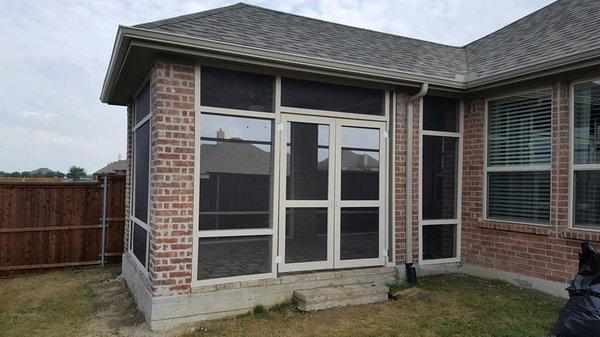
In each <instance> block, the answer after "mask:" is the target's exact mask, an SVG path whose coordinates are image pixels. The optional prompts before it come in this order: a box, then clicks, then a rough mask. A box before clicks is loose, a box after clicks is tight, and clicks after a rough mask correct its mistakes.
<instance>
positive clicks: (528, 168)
mask: <svg viewBox="0 0 600 337" xmlns="http://www.w3.org/2000/svg"><path fill="white" fill-rule="evenodd" d="M543 91H547V92H549V93H550V102H551V107H550V123H551V126H550V128H551V130H552V124H553V121H552V109H553V108H554V91H553V90H552V86H543V87H537V88H535V89H527V90H521V91H514V92H510V93H508V94H503V95H499V96H492V97H488V98H486V99H485V101H484V124H483V153H484V155H483V205H482V207H483V221H489V222H500V223H508V224H516V225H529V226H539V227H550V226H551V224H550V219H549V220H548V223H539V222H530V221H517V220H508V219H496V218H491V217H489V216H488V209H489V206H488V201H489V198H488V192H489V186H488V185H489V184H488V175H489V173H494V172H501V173H504V172H548V173H549V174H550V178H552V155H553V152H552V146H551V147H550V163H548V164H534V165H519V166H513V167H511V166H494V167H489V166H488V147H487V146H488V137H489V136H488V122H489V104H490V101H495V100H499V99H504V98H510V97H514V96H518V95H522V94H528V93H536V92H543ZM550 144H552V134H551V135H550ZM550 187H552V181H550ZM551 200H552V190H551V189H550V202H551ZM548 207H549V209H550V208H551V205H550V203H549V204H548Z"/></svg>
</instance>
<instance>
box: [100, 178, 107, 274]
mask: <svg viewBox="0 0 600 337" xmlns="http://www.w3.org/2000/svg"><path fill="white" fill-rule="evenodd" d="M103 180H104V181H103V184H102V240H101V241H102V245H101V249H100V265H101V266H102V267H104V262H105V255H106V195H107V192H108V179H107V175H105V176H104V178H103Z"/></svg>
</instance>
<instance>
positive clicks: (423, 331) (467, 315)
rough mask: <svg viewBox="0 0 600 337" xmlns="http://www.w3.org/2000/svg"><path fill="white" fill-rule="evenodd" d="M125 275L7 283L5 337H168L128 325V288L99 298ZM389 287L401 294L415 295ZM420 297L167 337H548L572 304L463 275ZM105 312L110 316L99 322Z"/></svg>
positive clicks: (3, 290)
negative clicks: (563, 309) (117, 336)
mask: <svg viewBox="0 0 600 337" xmlns="http://www.w3.org/2000/svg"><path fill="white" fill-rule="evenodd" d="M117 272H118V268H117V267H112V268H108V269H102V268H83V269H79V270H63V271H55V272H50V273H46V274H40V275H32V276H25V277H16V278H12V279H0V336H2V337H21V336H44V337H46V336H49V337H54V336H56V337H58V336H61V337H62V336H82V335H94V336H96V335H97V336H106V335H107V334H105V333H104V332H102V331H96V330H94V331H88V330H89V329H90V325H89V324H88V323H90V322H96V323H98V324H97V325H91V326H93V327H96V326H109V327H110V329H112V330H114V331H115V333H117V332H118V334H121V335H128V333H131V332H132V331H135V335H136V336H160V334H158V335H157V334H154V333H151V332H150V331H147V329H145V328H144V327H141V328H138V326H139V323H140V321H138V320H137V318H136V319H135V320H134V321H132V319H129V318H128V319H125V320H122V318H123V317H125V316H127V314H128V313H130V312H131V314H132V315H133V314H135V310H132V309H131V308H128V306H129V305H130V301H131V300H130V297H129V295H128V294H127V291H126V288H125V286H124V285H123V289H122V290H118V289H117V290H116V291H117V293H113V292H109V293H102V292H100V293H102V294H104V295H102V298H99V296H98V295H96V293H98V291H94V290H92V288H93V289H95V290H98V286H99V284H100V283H102V282H103V281H104V280H107V279H110V278H112V277H114V275H115V274H116V273H117ZM389 286H390V289H391V291H393V292H395V291H398V290H404V289H408V288H410V287H409V286H408V285H406V284H390V285H389ZM109 288H110V287H109ZM414 289H415V290H419V291H420V292H424V293H426V295H427V296H422V297H413V298H411V297H410V296H407V297H406V298H402V299H400V300H398V301H388V302H385V303H378V304H371V305H362V306H353V307H345V308H339V309H332V310H325V311H322V312H317V313H301V312H299V311H297V310H296V309H295V308H294V306H293V303H292V302H291V301H289V300H288V301H285V302H283V303H280V304H278V305H274V306H272V307H269V308H267V307H265V306H257V307H256V308H254V310H253V312H252V313H251V314H249V315H245V316H242V317H237V318H234V319H229V320H221V321H213V322H204V323H198V324H195V325H194V326H193V327H191V328H186V329H180V330H173V331H170V332H168V333H167V336H173V337H175V336H181V333H183V331H192V332H188V333H186V334H184V335H183V336H186V337H218V336H223V337H225V336H226V337H235V336H240V337H242V336H243V337H246V336H248V337H253V336H256V337H258V336H290V337H291V336H299V337H308V336H327V337H338V336H339V337H341V336H353V337H370V336H373V337H375V336H398V337H402V336H406V337H434V336H442V337H450V336H452V337H454V336H456V337H458V336H465V337H467V336H469V337H471V336H476V337H480V336H481V337H513V336H519V337H538V336H540V337H547V336H549V331H550V329H551V328H552V326H553V325H554V322H555V321H556V319H557V317H558V312H559V310H560V307H561V306H562V304H563V303H564V301H562V300H559V299H556V298H552V297H549V296H546V295H543V294H541V293H538V292H535V291H530V290H524V289H520V288H517V287H515V286H512V285H508V284H506V283H503V282H499V281H489V280H483V279H479V278H475V277H470V276H465V275H461V274H456V275H444V276H435V277H423V278H421V279H420V283H419V284H418V285H417V286H416V287H414ZM111 291H112V290H111ZM121 291H122V292H121ZM107 294H108V295H107ZM120 306H121V307H123V308H122V309H123V310H121V309H119V308H120ZM99 311H101V313H104V314H101V315H96V314H97V313H99ZM107 312H112V313H113V315H112V316H111V315H109V316H110V317H112V321H111V322H107V321H106V319H107V318H102V317H105V316H106V313H107ZM130 316H131V315H130ZM133 316H135V315H133ZM133 316H132V317H133ZM127 317H129V316H127ZM127 317H125V318H127ZM92 318H93V319H92ZM140 319H141V318H140ZM98 320H100V321H98ZM102 320H105V321H102ZM129 321H131V322H133V323H131V322H129ZM128 322H129V323H128ZM101 323H102V324H101ZM104 323H107V324H104ZM132 326H133V327H134V328H135V330H131V329H134V328H132ZM94 329H95V328H94ZM127 329H129V330H127ZM112 330H109V331H112ZM108 335H111V334H110V333H109V334H108Z"/></svg>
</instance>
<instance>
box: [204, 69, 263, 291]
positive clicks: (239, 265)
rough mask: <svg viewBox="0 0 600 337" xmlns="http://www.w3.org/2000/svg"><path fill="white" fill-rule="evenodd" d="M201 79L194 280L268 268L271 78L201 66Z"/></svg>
mask: <svg viewBox="0 0 600 337" xmlns="http://www.w3.org/2000/svg"><path fill="white" fill-rule="evenodd" d="M200 83H201V84H200V85H201V87H200V103H201V105H200V107H199V109H200V111H201V114H200V118H199V119H198V125H197V127H198V130H199V133H198V135H199V143H200V156H199V161H198V163H197V165H198V166H197V167H198V168H199V170H198V171H199V173H198V178H199V183H198V184H197V190H196V193H197V196H198V199H197V200H198V201H197V202H198V204H197V209H198V212H197V214H198V216H197V224H196V229H195V230H194V241H195V242H194V245H195V249H194V250H195V252H196V256H197V260H196V266H195V267H196V272H195V280H196V281H199V282H201V283H203V284H210V283H220V282H227V281H233V280H241V279H244V278H253V279H255V278H258V277H259V276H261V275H265V276H266V275H271V273H272V270H273V234H274V229H273V211H272V209H273V184H274V179H273V169H274V149H273V146H274V143H273V139H274V123H275V114H274V113H273V112H274V108H273V104H274V97H273V93H274V79H273V77H271V76H265V75H259V74H250V73H242V72H237V71H230V70H224V69H216V68H205V67H202V68H201V71H200ZM223 108H225V109H223ZM233 109H235V110H233Z"/></svg>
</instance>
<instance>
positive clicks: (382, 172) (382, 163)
mask: <svg viewBox="0 0 600 337" xmlns="http://www.w3.org/2000/svg"><path fill="white" fill-rule="evenodd" d="M345 126H349V127H357V128H369V129H377V130H379V199H378V200H341V195H342V193H341V185H342V184H341V182H342V177H341V176H342V175H341V170H342V165H341V163H342V128H343V127H345ZM335 130H336V146H335V163H336V164H335V173H336V174H335V222H334V228H335V235H334V238H335V263H334V266H335V268H353V267H366V266H381V265H383V264H385V256H384V250H385V233H386V219H387V216H386V207H385V205H386V195H387V194H386V186H387V184H386V182H387V139H386V128H385V123H383V122H371V121H358V120H347V119H337V120H336V128H335ZM352 207H355V208H362V207H377V208H378V209H379V249H378V252H379V253H378V256H377V257H376V258H368V259H355V260H342V259H341V209H342V208H352Z"/></svg>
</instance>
